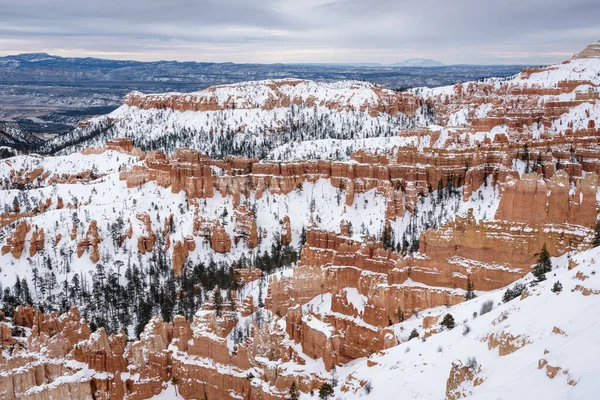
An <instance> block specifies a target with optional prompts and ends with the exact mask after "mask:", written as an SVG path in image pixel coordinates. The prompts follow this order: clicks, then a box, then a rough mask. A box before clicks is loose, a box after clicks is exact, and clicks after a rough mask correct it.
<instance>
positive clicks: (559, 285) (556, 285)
mask: <svg viewBox="0 0 600 400" xmlns="http://www.w3.org/2000/svg"><path fill="white" fill-rule="evenodd" d="M562 287H563V286H562V283H560V281H556V282H554V286H552V292H553V293H556V294H559V293H560V292H561V291H562Z"/></svg>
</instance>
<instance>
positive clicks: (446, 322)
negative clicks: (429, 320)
mask: <svg viewBox="0 0 600 400" xmlns="http://www.w3.org/2000/svg"><path fill="white" fill-rule="evenodd" d="M441 325H442V326H443V327H445V328H446V329H453V328H454V326H455V323H454V317H453V316H452V314H446V315H444V319H443V320H442V323H441Z"/></svg>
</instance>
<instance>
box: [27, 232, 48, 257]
mask: <svg viewBox="0 0 600 400" xmlns="http://www.w3.org/2000/svg"><path fill="white" fill-rule="evenodd" d="M44 241H45V238H44V228H41V229H36V230H35V231H33V233H32V234H31V240H30V241H29V256H30V257H33V256H35V255H36V254H37V253H38V252H39V251H42V250H44Z"/></svg>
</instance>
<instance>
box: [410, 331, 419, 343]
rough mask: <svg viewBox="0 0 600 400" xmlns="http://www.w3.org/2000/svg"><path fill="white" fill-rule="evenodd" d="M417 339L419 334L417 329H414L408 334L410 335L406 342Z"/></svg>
mask: <svg viewBox="0 0 600 400" xmlns="http://www.w3.org/2000/svg"><path fill="white" fill-rule="evenodd" d="M418 337H419V332H417V329H416V328H415V329H413V330H412V331H411V332H410V335H408V340H411V339H414V338H418Z"/></svg>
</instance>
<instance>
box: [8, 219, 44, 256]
mask: <svg viewBox="0 0 600 400" xmlns="http://www.w3.org/2000/svg"><path fill="white" fill-rule="evenodd" d="M30 230H31V226H30V225H29V224H28V223H27V222H25V221H21V222H19V223H18V224H17V226H16V228H15V230H14V231H13V233H12V234H11V236H10V237H9V238H8V239H6V245H5V246H2V255H5V254H8V253H10V254H12V256H13V257H14V258H20V257H21V254H22V253H23V249H24V248H25V238H26V236H27V233H28V232H29V231H30ZM42 236H43V233H42ZM42 246H43V245H42Z"/></svg>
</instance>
